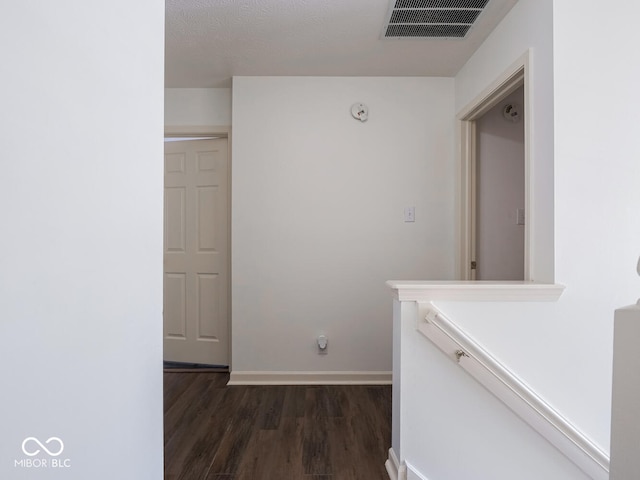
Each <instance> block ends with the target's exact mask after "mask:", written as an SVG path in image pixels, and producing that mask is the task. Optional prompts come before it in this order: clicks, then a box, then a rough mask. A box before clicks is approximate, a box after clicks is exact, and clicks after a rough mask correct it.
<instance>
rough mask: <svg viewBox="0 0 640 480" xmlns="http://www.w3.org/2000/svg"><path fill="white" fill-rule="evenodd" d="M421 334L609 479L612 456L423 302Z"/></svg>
mask: <svg viewBox="0 0 640 480" xmlns="http://www.w3.org/2000/svg"><path fill="white" fill-rule="evenodd" d="M419 308H420V310H419V312H420V315H419V321H418V326H417V328H418V331H419V332H420V333H422V334H423V335H424V336H425V337H427V338H428V339H429V340H431V341H432V342H433V343H434V344H435V345H436V346H437V347H438V348H440V350H442V351H443V352H444V353H446V354H447V355H448V356H449V357H451V358H452V360H454V361H456V362H457V363H458V364H459V365H460V366H461V367H462V368H463V369H464V370H466V371H467V372H468V373H469V374H470V375H471V376H472V377H473V378H475V379H476V380H477V381H478V382H480V384H482V385H483V386H484V387H485V388H486V389H487V390H489V391H490V392H491V393H493V394H494V395H495V396H496V397H497V398H498V399H500V400H501V401H502V402H503V403H505V404H506V405H507V406H508V407H509V408H510V409H511V410H512V411H513V412H514V413H516V414H517V415H518V416H519V417H520V418H522V419H523V420H524V421H525V422H526V423H528V424H529V425H530V426H531V427H532V428H533V429H535V430H536V431H537V432H538V433H540V434H541V435H542V436H543V437H545V438H546V439H547V440H548V441H549V442H550V443H551V444H552V445H554V446H555V447H556V448H557V449H558V450H559V451H560V452H562V453H563V454H564V455H565V456H566V457H567V458H569V459H570V460H571V461H572V462H573V463H575V464H576V465H577V466H578V467H579V468H580V469H581V470H582V471H584V472H585V473H586V474H588V475H589V476H591V478H593V479H595V480H608V478H609V456H608V455H607V453H605V452H604V451H603V450H602V449H601V448H600V447H598V446H597V445H596V444H595V443H593V442H592V441H591V440H590V439H589V438H587V437H586V436H585V435H583V434H582V433H581V432H580V431H579V430H578V429H577V428H576V427H575V426H574V425H572V424H571V423H570V422H569V421H568V420H567V419H566V418H564V417H563V416H562V415H560V414H559V413H558V412H557V411H556V410H554V409H553V407H551V405H549V404H548V403H547V402H545V401H544V400H543V399H542V398H541V397H540V396H539V395H537V394H536V393H535V392H534V391H533V390H532V389H531V388H530V387H528V386H527V385H526V384H525V383H523V382H522V381H521V380H520V379H518V377H516V376H515V375H514V374H513V373H512V372H510V371H509V370H508V369H507V368H506V367H505V366H504V365H502V364H501V363H500V362H498V361H497V360H496V359H495V358H494V357H493V356H491V355H490V354H489V353H488V352H487V351H486V350H485V349H484V348H482V347H481V346H480V345H479V344H478V343H477V342H476V341H474V340H473V339H472V338H471V337H469V336H468V335H467V334H466V333H465V332H463V331H462V330H461V329H460V328H458V327H457V326H456V325H454V324H453V323H452V322H451V321H450V320H449V319H448V318H447V317H446V316H445V315H443V314H442V312H440V311H439V310H438V309H437V308H436V307H435V306H434V305H433V304H432V303H430V302H428V303H419Z"/></svg>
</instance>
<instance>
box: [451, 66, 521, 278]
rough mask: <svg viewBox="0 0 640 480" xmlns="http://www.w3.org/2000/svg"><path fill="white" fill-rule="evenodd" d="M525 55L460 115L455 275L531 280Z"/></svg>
mask: <svg viewBox="0 0 640 480" xmlns="http://www.w3.org/2000/svg"><path fill="white" fill-rule="evenodd" d="M527 75H528V55H525V56H523V57H522V58H521V59H520V60H519V61H518V62H516V63H515V64H514V65H513V66H512V67H511V68H510V69H509V70H508V71H507V72H505V74H504V75H503V76H502V77H501V78H500V79H498V80H496V81H495V82H494V83H493V84H492V85H491V86H490V87H489V88H488V89H487V90H486V91H485V92H484V93H483V94H482V95H480V96H479V97H478V98H477V99H476V100H475V101H474V102H472V103H471V104H470V105H468V106H467V107H466V108H465V109H463V111H462V112H461V113H460V114H459V115H458V120H459V125H460V142H461V145H460V146H461V149H460V152H461V177H460V181H461V188H460V191H461V204H460V206H461V208H460V212H461V220H462V221H461V226H460V255H459V259H460V261H459V272H460V273H459V275H460V278H461V279H463V280H493V281H511V280H530V278H529V275H530V273H529V272H530V268H529V243H530V242H529V238H530V234H531V228H530V225H529V223H530V222H529V218H530V215H529V205H530V201H529V192H530V188H529V168H530V167H529V141H528V139H529V126H530V121H529V119H530V112H529V101H528V98H529V93H528V82H527V81H526V79H527Z"/></svg>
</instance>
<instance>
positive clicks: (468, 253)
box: [456, 51, 533, 280]
mask: <svg viewBox="0 0 640 480" xmlns="http://www.w3.org/2000/svg"><path fill="white" fill-rule="evenodd" d="M523 85H524V122H525V124H524V175H525V179H524V210H525V225H524V280H531V271H532V270H531V251H530V246H531V243H532V242H531V235H532V230H533V222H532V218H533V216H532V214H531V213H532V212H531V206H532V204H533V202H532V201H531V193H532V188H531V161H530V159H531V155H530V153H531V142H530V139H531V124H532V122H531V119H532V112H531V101H530V98H531V92H530V85H531V62H530V52H529V51H527V52H526V53H525V54H524V55H522V56H521V57H520V58H519V59H518V60H516V61H515V62H514V63H513V64H512V65H511V66H510V67H509V68H508V69H507V70H506V71H505V72H504V73H503V74H502V75H500V77H498V78H497V79H496V80H495V81H494V82H492V83H491V85H489V87H487V88H486V89H485V90H484V91H483V92H482V93H481V94H480V95H478V96H477V97H476V98H475V99H474V100H473V101H471V102H470V103H469V104H468V105H467V106H466V107H464V108H463V109H462V110H461V111H460V112H459V113H458V115H457V116H456V118H457V123H458V135H459V155H460V176H459V193H460V204H459V218H460V225H459V240H458V243H459V252H458V259H459V260H458V275H459V278H460V279H461V280H475V279H476V277H475V275H476V270H475V269H474V268H472V262H475V261H476V222H477V219H476V160H477V159H476V154H477V150H476V149H477V139H476V120H478V119H479V118H480V117H482V116H483V115H484V114H485V113H487V112H488V111H489V110H491V108H493V107H494V106H496V105H497V104H498V103H499V102H500V101H502V100H503V99H504V98H506V97H507V96H509V95H510V94H511V93H513V92H514V91H515V90H517V89H518V88H520V87H521V86H523Z"/></svg>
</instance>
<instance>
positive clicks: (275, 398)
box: [257, 386, 286, 430]
mask: <svg viewBox="0 0 640 480" xmlns="http://www.w3.org/2000/svg"><path fill="white" fill-rule="evenodd" d="M285 392H286V387H282V386H269V387H262V388H259V389H258V390H257V394H258V395H259V396H260V411H259V412H258V423H257V427H258V428H259V429H261V430H276V429H277V428H278V426H279V425H280V418H281V417H282V407H283V404H284V397H285Z"/></svg>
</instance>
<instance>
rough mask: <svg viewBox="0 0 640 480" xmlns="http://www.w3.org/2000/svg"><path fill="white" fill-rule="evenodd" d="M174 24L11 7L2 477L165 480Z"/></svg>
mask: <svg viewBox="0 0 640 480" xmlns="http://www.w3.org/2000/svg"><path fill="white" fill-rule="evenodd" d="M163 16H164V7H163V4H162V3H159V2H154V1H150V0H142V1H139V2H133V3H132V2H128V1H123V0H115V1H111V2H85V1H82V0H60V1H57V2H11V3H7V4H6V5H4V6H3V12H2V15H1V16H0V56H1V57H2V59H3V75H2V87H3V92H4V95H3V100H2V109H1V110H0V129H1V130H2V140H1V142H2V160H1V161H0V162H1V165H2V169H1V170H2V173H1V174H0V217H1V218H2V231H3V234H2V235H0V252H2V253H1V254H0V264H1V268H0V338H2V347H1V348H0V376H1V377H2V395H1V398H2V399H1V400H0V404H1V405H2V408H0V424H1V425H2V434H1V435H0V478H6V479H12V480H20V479H26V478H30V479H33V478H40V479H53V478H56V479H58V478H65V479H83V480H84V479H88V478H91V479H97V480H100V479H105V480H106V479H113V478H123V479H132V480H133V479H136V480H138V479H159V478H162V468H163V462H162V370H161V368H162V367H161V360H162V351H161V348H162V346H161V345H162V344H161V339H162V333H161V332H162V330H161V326H162V316H161V308H162V168H160V166H159V165H160V164H159V160H158V159H160V158H162V129H163V112H162V95H163V44H164V39H163V28H164V19H163ZM115 32H117V34H116V33H115ZM123 72H125V73H123ZM30 436H33V437H37V438H38V439H40V441H41V442H43V443H44V442H45V441H46V440H47V439H48V438H50V437H59V438H60V439H61V440H62V441H63V443H64V450H63V453H62V454H61V455H60V456H59V457H56V458H57V459H59V460H66V459H68V460H69V461H70V462H69V463H68V464H69V465H71V467H70V468H62V469H51V468H39V469H37V470H36V469H33V468H31V469H29V468H21V467H16V466H14V465H15V464H14V461H15V460H20V459H24V458H27V457H26V455H25V454H24V453H23V452H22V450H21V445H22V442H23V440H24V439H25V438H27V437H30ZM49 447H51V449H52V451H56V450H57V449H58V447H59V446H58V445H57V444H56V442H55V441H54V442H53V443H52V444H50V445H49ZM35 448H37V445H35V444H33V443H31V444H28V445H27V449H28V450H29V451H31V452H33V451H34V449H35ZM30 458H31V459H45V460H51V459H52V457H49V456H47V455H46V454H45V453H44V452H41V453H40V454H38V455H36V456H34V457H30Z"/></svg>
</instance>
